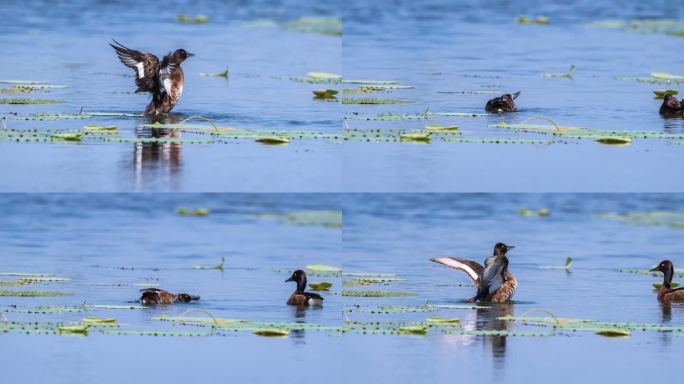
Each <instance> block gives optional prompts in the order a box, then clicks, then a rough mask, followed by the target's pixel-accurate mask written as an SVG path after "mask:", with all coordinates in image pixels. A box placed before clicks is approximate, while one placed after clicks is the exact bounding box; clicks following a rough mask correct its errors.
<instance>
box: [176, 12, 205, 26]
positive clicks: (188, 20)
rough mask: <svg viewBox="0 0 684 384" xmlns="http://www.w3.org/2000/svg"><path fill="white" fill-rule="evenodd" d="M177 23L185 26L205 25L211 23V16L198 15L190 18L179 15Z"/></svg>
mask: <svg viewBox="0 0 684 384" xmlns="http://www.w3.org/2000/svg"><path fill="white" fill-rule="evenodd" d="M176 21H178V22H179V23H183V24H204V23H208V22H209V16H205V15H197V16H195V17H190V16H188V15H183V14H179V15H178V16H176Z"/></svg>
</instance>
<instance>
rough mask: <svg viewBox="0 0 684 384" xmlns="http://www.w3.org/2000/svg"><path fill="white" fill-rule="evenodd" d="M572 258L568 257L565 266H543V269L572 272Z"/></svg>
mask: <svg viewBox="0 0 684 384" xmlns="http://www.w3.org/2000/svg"><path fill="white" fill-rule="evenodd" d="M572 261H573V260H572V257H570V256H568V257H567V258H566V259H565V265H544V266H541V267H540V268H541V269H565V270H570V267H572Z"/></svg>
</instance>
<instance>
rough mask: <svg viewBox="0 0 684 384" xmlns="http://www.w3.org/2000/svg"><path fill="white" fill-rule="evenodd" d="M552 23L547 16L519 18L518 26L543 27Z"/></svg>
mask: <svg viewBox="0 0 684 384" xmlns="http://www.w3.org/2000/svg"><path fill="white" fill-rule="evenodd" d="M550 21H551V20H550V19H549V18H548V17H546V16H537V17H527V16H518V24H521V25H530V24H537V25H543V24H548V23H549V22H550Z"/></svg>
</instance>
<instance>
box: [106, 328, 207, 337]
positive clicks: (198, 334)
mask: <svg viewBox="0 0 684 384" xmlns="http://www.w3.org/2000/svg"><path fill="white" fill-rule="evenodd" d="M98 332H100V333H104V334H108V335H121V336H162V337H164V336H166V337H205V336H212V335H214V333H213V332H198V331H194V332H193V331H161V330H147V329H140V330H133V329H106V328H105V329H99V330H98Z"/></svg>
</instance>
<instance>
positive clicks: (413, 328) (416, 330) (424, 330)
mask: <svg viewBox="0 0 684 384" xmlns="http://www.w3.org/2000/svg"><path fill="white" fill-rule="evenodd" d="M399 333H400V334H403V335H421V336H422V335H427V334H428V327H426V326H422V325H409V326H405V327H399Z"/></svg>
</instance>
